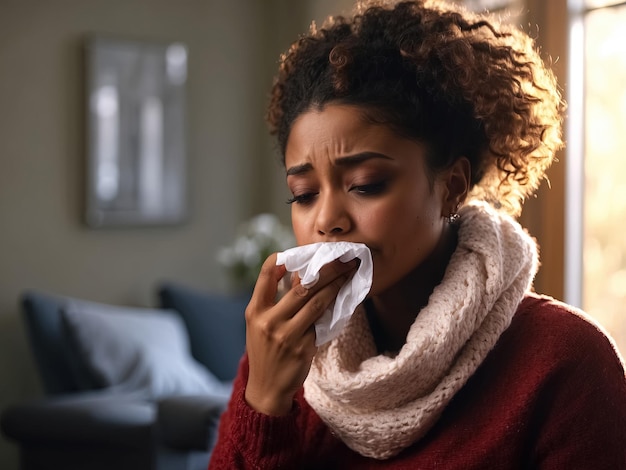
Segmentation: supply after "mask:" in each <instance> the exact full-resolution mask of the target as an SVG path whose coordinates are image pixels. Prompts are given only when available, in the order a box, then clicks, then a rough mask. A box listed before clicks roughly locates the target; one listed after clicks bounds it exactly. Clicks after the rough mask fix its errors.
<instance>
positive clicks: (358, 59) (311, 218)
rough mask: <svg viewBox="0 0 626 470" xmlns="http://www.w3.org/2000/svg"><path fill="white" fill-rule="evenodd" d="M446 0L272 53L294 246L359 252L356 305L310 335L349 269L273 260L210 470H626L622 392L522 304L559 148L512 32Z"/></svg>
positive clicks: (543, 86) (585, 330) (531, 303)
mask: <svg viewBox="0 0 626 470" xmlns="http://www.w3.org/2000/svg"><path fill="white" fill-rule="evenodd" d="M453 8H454V7H453V6H451V5H445V4H437V3H433V2H430V3H426V2H422V1H415V2H405V3H398V4H393V5H383V4H380V2H378V3H377V4H373V3H370V4H368V5H362V6H361V7H359V8H357V11H356V13H355V16H354V17H352V18H341V17H338V18H333V19H331V20H329V22H328V23H327V24H326V25H325V27H324V28H323V29H321V30H319V31H317V30H315V28H314V27H312V29H311V31H310V32H309V34H308V35H306V36H304V37H302V38H301V39H299V40H298V41H297V42H295V43H294V44H293V45H292V46H291V48H290V49H289V51H288V52H287V53H286V54H285V55H284V56H283V57H282V60H281V65H280V70H279V74H278V77H277V80H276V82H275V84H274V86H273V89H272V99H271V103H270V107H269V114H268V116H269V123H270V126H271V128H272V131H273V132H274V133H275V134H276V135H277V138H278V143H279V145H280V149H281V152H282V155H283V157H284V163H285V168H286V176H287V185H288V186H289V189H290V191H291V192H292V194H293V197H292V199H291V200H290V201H289V202H290V203H291V204H292V206H291V207H292V224H293V229H294V233H295V235H296V240H297V242H298V245H305V244H310V243H316V242H333V241H348V242H360V243H365V244H366V245H367V246H368V247H369V249H370V250H371V253H372V258H373V263H374V274H373V284H372V288H371V291H370V293H369V295H368V297H367V299H366V300H365V301H364V302H363V304H362V305H361V306H359V308H358V309H357V311H356V312H355V313H354V315H353V316H352V318H351V320H350V323H349V324H348V326H347V327H346V328H345V330H344V331H343V332H342V333H341V334H340V336H339V337H338V338H336V339H334V340H333V341H331V342H330V343H328V344H326V345H323V346H321V347H319V348H316V347H315V331H314V328H313V325H314V323H315V321H316V320H317V319H318V318H319V317H320V316H321V315H322V313H323V312H324V310H325V309H326V308H327V307H328V306H329V304H330V303H331V302H332V301H333V299H334V298H335V297H336V295H337V293H338V291H339V289H340V288H341V287H342V286H343V285H344V283H345V282H346V281H347V280H349V279H350V277H351V276H352V274H353V273H354V272H355V269H356V268H357V262H355V261H352V262H348V263H341V262H340V261H335V262H332V263H330V264H328V265H326V266H325V267H324V268H323V269H322V270H321V273H320V279H319V281H318V283H317V284H316V285H315V286H314V287H312V288H310V289H306V288H304V287H303V286H302V285H300V284H299V282H298V279H297V278H296V279H295V280H294V281H293V285H292V288H291V289H290V290H289V291H288V292H287V293H286V294H285V295H284V296H283V297H282V298H281V299H280V300H278V301H277V300H276V297H277V296H276V294H277V290H278V283H279V281H280V279H281V278H282V277H283V276H284V275H285V274H286V272H285V268H284V266H277V265H276V255H273V256H270V257H269V258H268V260H267V261H266V262H265V264H264V266H263V269H262V272H261V274H260V275H259V278H258V281H257V285H256V287H255V290H254V293H253V295H252V299H251V301H250V304H249V306H248V308H247V311H246V320H247V354H246V356H245V357H244V358H243V360H242V363H241V368H240V371H239V374H238V377H237V379H236V381H235V388H234V392H233V396H232V398H231V402H230V404H229V408H228V410H227V411H226V413H225V414H224V416H223V417H222V421H221V424H220V434H219V438H218V443H217V445H216V448H215V450H214V453H213V457H212V461H211V465H210V467H211V468H217V469H222V468H224V469H225V468H228V469H231V468H241V469H244V468H255V469H273V468H298V469H300V468H324V469H330V468H341V469H343V468H389V469H408V468H412V469H413V468H445V469H485V468H507V469H509V468H542V469H562V468H568V469H572V468H580V469H588V468H607V469H609V468H611V469H616V468H626V451H625V448H626V439H625V436H626V380H625V374H624V366H623V362H622V361H621V359H620V357H619V355H618V354H617V353H616V350H615V349H614V346H613V344H612V342H611V340H610V339H608V338H607V337H606V336H605V335H604V334H603V333H602V332H601V331H600V330H599V329H598V328H597V327H596V326H594V325H593V324H592V323H591V322H590V321H588V320H587V319H586V318H585V316H584V314H582V313H581V312H578V311H576V310H574V309H573V308H571V307H569V306H567V305H564V304H562V303H559V302H557V301H555V300H553V299H550V298H547V297H542V296H538V295H536V294H534V293H532V292H531V285H532V279H533V277H534V275H535V272H536V270H537V266H538V260H537V248H536V246H535V243H534V241H533V240H532V239H531V238H530V236H528V235H527V234H526V233H525V232H524V231H523V230H522V229H521V227H520V226H519V225H518V224H517V223H516V222H515V221H514V220H513V219H512V218H511V217H510V216H509V215H507V213H508V214H512V215H516V214H518V213H519V211H520V210H521V203H522V202H523V199H524V198H525V197H527V196H529V195H530V194H532V192H533V191H534V190H535V189H536V187H537V186H538V184H539V183H540V181H541V179H542V178H543V177H544V173H545V170H546V168H547V167H548V166H549V165H550V163H551V162H552V160H553V158H554V153H555V151H556V150H557V149H558V148H559V147H560V146H561V139H560V128H561V118H560V112H561V108H562V102H561V98H560V95H559V92H558V89H557V85H556V83H555V80H554V78H553V76H552V74H551V73H550V72H549V71H548V70H547V69H546V68H545V66H544V65H543V63H542V61H541V60H540V58H539V56H538V55H537V53H536V52H535V51H534V49H533V45H532V42H531V40H530V39H529V38H528V37H527V36H525V35H524V34H523V33H521V32H519V31H516V30H514V29H511V28H508V27H506V26H503V25H498V24H496V23H495V22H494V21H493V20H488V19H486V18H483V17H478V16H474V15H472V14H469V13H467V12H461V11H457V10H454V9H453Z"/></svg>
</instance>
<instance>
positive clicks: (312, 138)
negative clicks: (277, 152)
mask: <svg viewBox="0 0 626 470" xmlns="http://www.w3.org/2000/svg"><path fill="white" fill-rule="evenodd" d="M416 145H419V144H417V143H416V142H414V141H409V140H408V139H406V138H404V137H401V136H399V135H398V134H397V133H395V132H394V131H393V130H392V129H391V128H389V127H388V126H386V125H384V124H378V123H374V122H372V121H371V120H369V119H367V116H366V114H365V112H364V110H363V108H359V107H357V106H350V105H337V104H333V105H326V106H324V107H323V108H321V109H316V108H315V109H311V110H309V111H307V112H305V113H303V114H301V115H300V116H299V117H298V118H297V119H296V120H295V121H294V123H293V126H292V128H291V132H290V134H289V137H288V139H287V145H286V148H285V163H286V166H287V167H289V166H290V165H293V164H299V163H302V162H305V161H309V160H311V159H314V158H317V157H320V156H327V157H339V156H345V155H350V154H354V153H359V152H365V151H377V152H380V153H385V154H387V153H391V154H394V153H398V152H399V151H401V150H405V148H406V147H407V146H416Z"/></svg>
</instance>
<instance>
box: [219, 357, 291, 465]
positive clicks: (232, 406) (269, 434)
mask: <svg viewBox="0 0 626 470" xmlns="http://www.w3.org/2000/svg"><path fill="white" fill-rule="evenodd" d="M247 380H248V357H247V355H246V356H244V357H243V359H242V360H241V364H240V366H239V372H238V374H237V378H236V379H235V382H234V386H233V394H232V396H231V399H230V402H229V404H228V408H227V409H226V411H225V412H224V414H223V415H222V418H221V420H220V426H219V433H218V438H217V443H216V445H215V447H214V449H213V453H212V454H211V461H210V463H209V470H222V469H226V468H227V469H229V470H246V469H255V470H264V469H279V468H297V462H298V461H299V460H300V456H299V452H300V449H301V447H300V446H299V445H298V444H299V440H300V433H299V432H298V429H297V415H298V413H299V412H300V406H299V404H298V403H297V402H295V401H294V407H293V409H292V411H291V413H290V414H288V415H286V416H268V415H265V414H263V413H259V412H257V411H255V410H254V409H252V408H251V407H250V406H249V405H248V404H247V402H246V400H245V398H244V393H245V386H246V383H247Z"/></svg>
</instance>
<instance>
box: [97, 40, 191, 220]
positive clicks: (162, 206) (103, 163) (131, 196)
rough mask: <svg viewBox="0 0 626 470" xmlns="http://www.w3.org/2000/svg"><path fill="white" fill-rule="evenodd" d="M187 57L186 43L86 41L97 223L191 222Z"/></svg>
mask: <svg viewBox="0 0 626 470" xmlns="http://www.w3.org/2000/svg"><path fill="white" fill-rule="evenodd" d="M187 56H188V53H187V47H186V46H185V45H184V44H183V43H180V42H164V43H159V42H149V41H139V40H130V39H124V38H116V37H109V36H102V35H92V36H90V37H88V38H86V40H85V64H86V74H85V76H86V87H85V89H86V106H87V126H86V128H87V138H86V141H87V164H86V169H87V178H86V180H87V181H86V183H87V184H86V192H87V195H86V210H85V221H86V223H87V225H88V226H89V227H92V228H104V227H128V226H146V225H171V224H179V223H182V222H183V221H184V220H185V219H186V217H187V189H186V159H187V158H186V123H185V122H186V119H185V118H186V103H185V100H186V82H187V60H188V58H187Z"/></svg>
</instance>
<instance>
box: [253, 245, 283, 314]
mask: <svg viewBox="0 0 626 470" xmlns="http://www.w3.org/2000/svg"><path fill="white" fill-rule="evenodd" d="M286 272H287V269H286V268H285V266H284V265H281V266H277V265H276V253H273V254H271V255H270V256H268V258H267V259H266V260H265V262H264V263H263V266H261V271H260V272H259V276H258V277H257V281H256V284H255V286H254V290H253V292H252V298H251V300H250V303H251V304H253V305H255V306H258V307H269V306H271V305H273V304H274V300H275V299H276V294H277V292H278V284H279V282H280V280H281V279H282V278H283V276H285V274H286Z"/></svg>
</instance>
